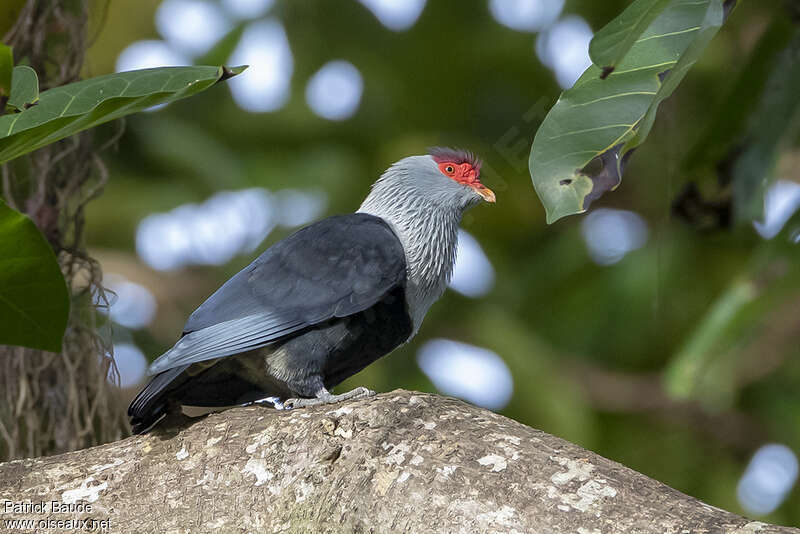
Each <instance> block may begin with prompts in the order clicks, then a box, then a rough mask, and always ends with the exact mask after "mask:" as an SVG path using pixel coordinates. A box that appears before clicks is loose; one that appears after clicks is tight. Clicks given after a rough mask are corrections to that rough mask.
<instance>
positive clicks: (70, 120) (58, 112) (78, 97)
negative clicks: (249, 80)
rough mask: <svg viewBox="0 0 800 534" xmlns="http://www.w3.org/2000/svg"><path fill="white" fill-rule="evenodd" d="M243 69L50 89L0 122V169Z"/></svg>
mask: <svg viewBox="0 0 800 534" xmlns="http://www.w3.org/2000/svg"><path fill="white" fill-rule="evenodd" d="M244 69H245V67H236V68H233V69H227V68H225V67H203V66H201V67H161V68H156V69H144V70H136V71H130V72H120V73H117V74H108V75H105V76H99V77H97V78H90V79H88V80H83V81H80V82H76V83H72V84H68V85H64V86H61V87H56V88H53V89H50V90H48V91H45V92H43V93H42V94H41V95H40V96H39V102H38V104H37V105H35V106H32V107H30V108H28V109H26V110H25V111H22V112H20V113H14V114H7V115H3V116H2V117H0V163H3V162H5V161H8V160H10V159H13V158H15V157H18V156H21V155H23V154H26V153H28V152H30V151H32V150H35V149H37V148H39V147H42V146H45V145H47V144H49V143H52V142H55V141H58V140H59V139H63V138H64V137H67V136H68V135H72V134H74V133H77V132H80V131H81V130H85V129H87V128H91V127H93V126H97V125H98V124H102V123H104V122H108V121H110V120H113V119H116V118H119V117H122V116H123V115H128V114H130V113H135V112H137V111H141V110H143V109H146V108H148V107H150V106H153V105H155V104H162V103H166V102H172V101H174V100H178V99H180V98H184V97H187V96H191V95H193V94H196V93H199V92H200V91H202V90H204V89H207V88H208V87H210V86H211V85H213V84H214V83H216V82H217V81H219V80H220V79H225V78H228V77H230V76H233V75H236V74H238V73H240V72H242V71H243V70H244Z"/></svg>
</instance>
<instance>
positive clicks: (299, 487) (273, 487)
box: [0, 390, 800, 534]
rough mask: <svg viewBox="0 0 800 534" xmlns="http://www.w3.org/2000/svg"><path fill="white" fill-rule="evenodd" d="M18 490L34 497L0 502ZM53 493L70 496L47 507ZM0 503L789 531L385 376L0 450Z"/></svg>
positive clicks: (293, 521)
mask: <svg viewBox="0 0 800 534" xmlns="http://www.w3.org/2000/svg"><path fill="white" fill-rule="evenodd" d="M4 500H5V501H9V502H10V503H11V504H6V503H4ZM28 501H30V502H33V503H39V502H44V503H45V504H44V510H43V511H42V513H24V511H22V512H21V513H15V512H14V511H13V509H9V507H10V506H21V505H20V504H19V503H25V502H28ZM53 501H55V503H56V504H57V505H60V506H62V507H64V505H65V504H66V505H72V507H73V508H75V507H77V505H78V504H84V509H83V510H82V511H81V510H67V511H59V512H53V509H54V504H53ZM86 505H88V506H86ZM4 508H5V509H6V510H7V511H5V512H4ZM78 508H79V507H78ZM88 508H90V510H89V509H88ZM0 514H2V518H0V520H8V519H11V518H30V519H34V520H36V521H39V520H42V519H47V518H49V519H51V520H57V519H61V520H70V519H71V520H75V519H86V518H93V519H95V520H98V521H103V520H105V521H106V522H105V523H98V524H96V525H95V526H96V527H98V528H99V530H107V531H109V532H137V533H138V532H192V533H194V532H308V533H323V532H413V533H417V532H465V533H474V532H518V533H523V532H525V533H529V532H530V533H551V532H552V533H562V532H564V533H565V532H570V533H574V532H579V533H587V534H588V533H604V534H605V533H618V532H626V533H631V532H636V533H649V532H658V533H689V532H692V533H694V532H707V533H722V532H725V533H737V534H745V533H748V534H749V533H757V532H758V533H763V534H766V533H778V532H782V533H789V532H794V533H800V530H798V529H793V528H787V527H777V526H772V525H767V524H764V523H760V522H756V521H751V520H748V519H745V518H742V517H739V516H737V515H734V514H731V513H729V512H726V511H724V510H720V509H718V508H714V507H712V506H709V505H707V504H704V503H702V502H700V501H698V500H696V499H694V498H692V497H689V496H687V495H684V494H682V493H680V492H679V491H676V490H674V489H672V488H669V487H667V486H665V485H664V484H661V483H659V482H656V481H655V480H652V479H650V478H648V477H646V476H644V475H642V474H639V473H637V472H635V471H633V470H631V469H628V468H626V467H624V466H622V465H620V464H618V463H616V462H612V461H610V460H607V459H605V458H603V457H600V456H598V455H596V454H594V453H591V452H589V451H586V450H584V449H581V448H580V447H578V446H576V445H573V444H570V443H568V442H566V441H564V440H561V439H559V438H556V437H553V436H550V435H548V434H545V433H544V432H540V431H538V430H534V429H532V428H529V427H526V426H524V425H522V424H520V423H517V422H515V421H512V420H510V419H507V418H505V417H502V416H500V415H497V414H494V413H492V412H489V411H486V410H483V409H480V408H476V407H473V406H470V405H468V404H465V403H464V402H461V401H458V400H454V399H450V398H444V397H439V396H435V395H429V394H422V393H413V392H408V391H399V390H398V391H394V392H391V393H386V394H382V395H378V396H376V397H373V398H371V399H367V400H360V401H354V402H350V403H346V404H342V405H337V406H327V407H325V406H323V407H319V408H312V409H306V410H295V411H289V412H280V411H276V410H273V409H272V408H267V407H259V406H252V407H245V408H236V409H232V410H229V411H226V412H223V413H219V414H213V415H210V416H208V417H207V418H204V419H200V420H197V422H195V423H194V424H193V425H191V426H189V427H185V428H182V429H174V430H161V431H159V432H156V433H153V434H149V435H145V436H134V437H131V438H128V439H124V440H122V441H118V442H115V443H110V444H107V445H102V446H98V447H94V448H91V449H86V450H82V451H77V452H71V453H66V454H62V455H60V456H53V457H49V458H38V459H30V460H16V461H12V462H8V463H5V464H0ZM5 526H6V528H10V527H9V525H8V524H6V525H5ZM51 526H53V528H52V531H53V532H55V531H58V529H57V528H56V527H55V523H51ZM38 531H39V532H46V531H49V530H48V529H47V528H40V529H39V530H38ZM60 531H61V532H63V529H62V530H60Z"/></svg>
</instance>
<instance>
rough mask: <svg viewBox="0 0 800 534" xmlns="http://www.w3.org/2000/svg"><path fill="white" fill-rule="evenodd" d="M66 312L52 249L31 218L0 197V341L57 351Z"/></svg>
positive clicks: (63, 288)
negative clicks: (0, 199) (8, 204)
mask: <svg viewBox="0 0 800 534" xmlns="http://www.w3.org/2000/svg"><path fill="white" fill-rule="evenodd" d="M68 315H69V292H68V290H67V284H66V283H65V282H64V277H63V276H62V274H61V269H60V268H59V267H58V261H57V260H56V256H55V254H54V253H53V249H52V248H50V245H49V244H48V243H47V240H46V239H45V238H44V236H43V235H42V234H41V232H39V229H38V228H36V225H35V224H33V221H31V220H30V219H29V218H28V217H27V216H25V215H23V214H22V213H19V212H18V211H16V210H13V209H11V208H10V207H8V206H7V205H6V204H5V203H3V202H2V201H0V345H22V346H25V347H31V348H35V349H43V350H49V351H53V352H58V351H60V350H61V340H62V338H63V337H64V329H65V328H66V326H67V317H68Z"/></svg>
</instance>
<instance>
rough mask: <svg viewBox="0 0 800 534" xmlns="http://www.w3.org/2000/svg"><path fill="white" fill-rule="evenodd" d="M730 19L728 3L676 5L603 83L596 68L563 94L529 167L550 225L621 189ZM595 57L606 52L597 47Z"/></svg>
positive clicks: (703, 0)
mask: <svg viewBox="0 0 800 534" xmlns="http://www.w3.org/2000/svg"><path fill="white" fill-rule="evenodd" d="M724 13H725V10H724V8H723V2H722V0H692V1H687V0H671V1H670V2H669V5H668V6H667V7H666V8H665V9H664V10H663V11H662V12H661V13H660V14H659V15H658V16H657V17H656V18H655V19H654V20H653V21H652V23H651V24H650V25H649V26H648V27H647V29H646V30H645V31H644V32H642V33H641V36H640V37H639V38H638V39H636V40H635V42H634V43H633V45H632V46H631V47H630V49H629V50H628V53H627V54H625V56H624V58H623V59H622V60H621V61H619V63H618V64H617V67H616V69H615V70H614V71H613V72H611V73H610V74H609V75H608V76H607V77H606V78H605V79H601V76H600V75H601V73H602V70H601V68H600V67H598V66H596V65H592V66H590V67H589V68H588V69H587V70H586V71H585V72H584V73H583V75H582V76H581V77H580V79H578V81H577V82H575V85H574V86H573V87H572V88H571V89H568V90H566V91H564V92H563V93H562V94H561V97H560V98H559V100H558V102H556V104H555V105H554V106H553V108H552V109H551V110H550V112H549V113H548V114H547V117H545V120H544V121H543V122H542V125H541V126H540V128H539V130H538V131H537V132H536V137H535V139H534V141H533V147H532V149H531V155H530V160H529V166H530V172H531V177H532V179H533V185H534V188H535V189H536V192H537V194H538V195H539V198H540V199H541V200H542V203H543V204H544V207H545V210H546V211H547V222H548V223H552V222H554V221H556V220H558V219H560V218H561V217H565V216H567V215H572V214H575V213H582V212H584V211H586V210H587V209H588V208H589V205H590V204H591V202H592V201H593V200H595V199H597V198H598V197H600V196H601V195H602V194H603V193H605V192H606V191H611V190H614V189H616V187H617V186H618V185H619V184H620V181H621V180H622V172H623V170H624V166H625V162H626V160H627V157H628V156H630V154H631V152H632V150H633V149H635V148H636V147H637V146H639V145H640V144H641V143H642V142H643V141H644V140H645V139H646V138H647V135H648V133H649V132H650V128H651V127H652V125H653V121H654V120H655V116H656V112H657V111H658V106H659V104H660V103H661V102H662V101H663V100H664V99H665V98H667V97H668V96H670V95H671V94H672V93H673V92H674V91H675V89H676V88H677V86H678V84H679V83H680V81H681V80H682V79H683V77H684V76H685V75H686V73H687V72H688V70H689V69H690V68H691V66H692V65H694V63H695V62H696V61H697V59H698V58H699V57H700V54H701V53H702V52H703V50H704V49H705V47H706V45H707V44H708V43H709V42H710V41H711V39H712V38H713V37H714V35H716V33H717V31H718V30H719V28H720V26H721V25H722V23H723V20H724ZM598 35H600V36H601V37H603V36H604V35H608V34H607V33H605V32H604V30H600V32H598ZM611 44H612V45H613V43H611ZM595 52H596V54H597V53H599V52H605V51H598V49H597V46H595ZM607 55H608V56H609V57H611V56H613V54H611V53H608V54H607ZM601 57H603V54H601Z"/></svg>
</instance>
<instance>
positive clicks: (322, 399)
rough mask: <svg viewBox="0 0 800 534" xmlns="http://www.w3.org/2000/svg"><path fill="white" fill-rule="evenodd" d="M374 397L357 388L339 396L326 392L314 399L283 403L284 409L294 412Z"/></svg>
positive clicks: (373, 393) (369, 392)
mask: <svg viewBox="0 0 800 534" xmlns="http://www.w3.org/2000/svg"><path fill="white" fill-rule="evenodd" d="M373 395H375V392H374V391H372V390H371V389H367V388H365V387H357V388H355V389H351V390H350V391H346V392H344V393H340V394H339V395H332V394H330V393H328V392H327V391H326V392H325V394H322V395H320V396H318V397H315V398H313V399H304V398H294V397H293V398H291V399H286V400H285V401H283V409H284V410H293V409H295V408H310V407H312V406H320V405H322V404H336V403H337V402H342V401H346V400H353V399H361V398H365V397H372V396H373Z"/></svg>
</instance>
